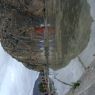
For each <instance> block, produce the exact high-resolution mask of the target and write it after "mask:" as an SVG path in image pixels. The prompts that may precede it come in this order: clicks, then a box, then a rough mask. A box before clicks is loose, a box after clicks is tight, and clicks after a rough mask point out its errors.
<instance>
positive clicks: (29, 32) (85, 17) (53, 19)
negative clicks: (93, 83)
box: [0, 0, 91, 70]
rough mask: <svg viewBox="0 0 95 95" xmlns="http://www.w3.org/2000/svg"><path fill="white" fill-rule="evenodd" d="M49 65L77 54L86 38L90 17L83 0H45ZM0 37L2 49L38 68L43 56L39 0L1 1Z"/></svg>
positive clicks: (59, 65) (59, 62)
mask: <svg viewBox="0 0 95 95" xmlns="http://www.w3.org/2000/svg"><path fill="white" fill-rule="evenodd" d="M47 7H48V8H47V12H48V14H47V16H48V18H47V19H48V23H49V24H50V27H48V30H49V41H50V42H49V46H50V49H49V53H50V56H49V62H50V67H51V68H53V69H58V68H61V67H63V66H65V65H66V64H67V63H68V62H69V61H70V60H71V59H72V58H74V57H75V56H77V55H78V54H79V53H80V52H81V51H82V50H83V49H84V48H85V47H86V45H87V43H88V41H89V34H90V33H89V31H90V30H89V25H90V23H91V18H90V15H89V7H88V5H87V2H86V0H78V1H76V0H72V1H71V0H48V6H47ZM0 22H2V23H1V25H0V26H1V27H0V36H1V43H2V46H3V47H4V49H5V50H6V51H7V52H8V53H9V54H11V55H12V56H13V57H14V58H16V59H18V60H19V61H21V62H23V64H24V65H25V66H26V67H27V68H30V69H35V70H40V69H41V68H43V64H44V63H45V62H46V61H45V57H44V50H43V48H44V45H43V44H44V43H42V42H43V41H44V32H40V33H39V32H37V31H36V29H37V28H38V27H39V26H40V25H41V24H43V23H44V2H43V0H6V2H4V0H1V5H0Z"/></svg>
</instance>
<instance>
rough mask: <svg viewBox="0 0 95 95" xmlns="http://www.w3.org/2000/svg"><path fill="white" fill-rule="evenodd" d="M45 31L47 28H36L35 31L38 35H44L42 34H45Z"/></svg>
mask: <svg viewBox="0 0 95 95" xmlns="http://www.w3.org/2000/svg"><path fill="white" fill-rule="evenodd" d="M44 30H45V27H36V28H35V31H36V32H37V33H42V32H44Z"/></svg>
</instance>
